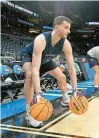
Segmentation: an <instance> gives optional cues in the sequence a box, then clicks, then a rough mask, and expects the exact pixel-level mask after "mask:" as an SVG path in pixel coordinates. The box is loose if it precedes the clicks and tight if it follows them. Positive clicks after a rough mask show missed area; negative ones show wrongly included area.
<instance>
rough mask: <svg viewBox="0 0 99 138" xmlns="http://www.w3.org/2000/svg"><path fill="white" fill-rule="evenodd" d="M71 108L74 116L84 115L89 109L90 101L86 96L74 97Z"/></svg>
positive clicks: (70, 103) (70, 104)
mask: <svg viewBox="0 0 99 138" xmlns="http://www.w3.org/2000/svg"><path fill="white" fill-rule="evenodd" d="M69 107H70V110H71V111H72V112H73V113H74V114H77V115H82V114H84V113H85V112H86V111H87V109H88V101H87V99H86V98H85V97H84V96H77V97H75V96H73V97H72V98H71V100H70V102H69Z"/></svg>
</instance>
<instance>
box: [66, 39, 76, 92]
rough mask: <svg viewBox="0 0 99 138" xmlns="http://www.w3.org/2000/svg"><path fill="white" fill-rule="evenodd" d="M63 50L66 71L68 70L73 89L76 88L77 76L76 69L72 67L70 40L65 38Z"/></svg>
mask: <svg viewBox="0 0 99 138" xmlns="http://www.w3.org/2000/svg"><path fill="white" fill-rule="evenodd" d="M63 52H64V54H65V56H66V59H67V64H68V71H69V75H70V79H71V81H72V87H73V90H75V89H77V76H76V70H75V67H74V59H73V54H72V47H71V44H70V42H69V41H68V40H67V39H66V40H65V42H64V46H63Z"/></svg>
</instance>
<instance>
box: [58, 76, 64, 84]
mask: <svg viewBox="0 0 99 138" xmlns="http://www.w3.org/2000/svg"><path fill="white" fill-rule="evenodd" d="M58 81H59V82H63V83H64V82H66V76H65V75H64V74H62V75H61V76H59V78H58Z"/></svg>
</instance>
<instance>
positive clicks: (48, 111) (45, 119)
mask: <svg viewBox="0 0 99 138" xmlns="http://www.w3.org/2000/svg"><path fill="white" fill-rule="evenodd" d="M47 107H48V105H47ZM48 113H49V108H48V112H47V115H46V118H45V120H46V119H47V116H48Z"/></svg>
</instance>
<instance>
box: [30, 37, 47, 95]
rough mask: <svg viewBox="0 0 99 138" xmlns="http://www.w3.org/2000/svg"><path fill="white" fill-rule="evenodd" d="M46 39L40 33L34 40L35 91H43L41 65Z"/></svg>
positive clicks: (33, 74)
mask: <svg viewBox="0 0 99 138" xmlns="http://www.w3.org/2000/svg"><path fill="white" fill-rule="evenodd" d="M45 45H46V41H45V38H44V36H43V35H39V36H37V37H36V39H35V41H34V49H33V55H32V77H33V83H34V89H35V92H36V93H38V92H41V88H40V73H39V70H40V65H41V59H42V52H43V50H44V48H45Z"/></svg>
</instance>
